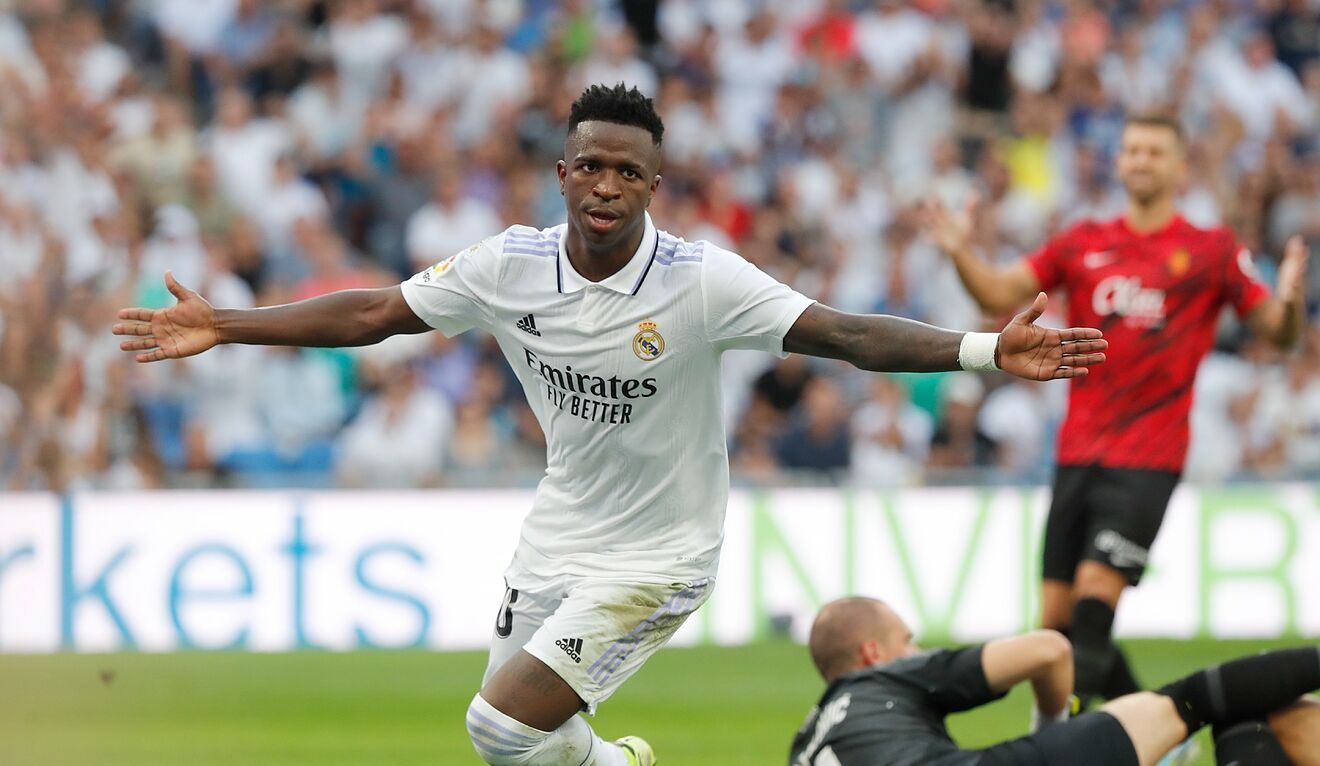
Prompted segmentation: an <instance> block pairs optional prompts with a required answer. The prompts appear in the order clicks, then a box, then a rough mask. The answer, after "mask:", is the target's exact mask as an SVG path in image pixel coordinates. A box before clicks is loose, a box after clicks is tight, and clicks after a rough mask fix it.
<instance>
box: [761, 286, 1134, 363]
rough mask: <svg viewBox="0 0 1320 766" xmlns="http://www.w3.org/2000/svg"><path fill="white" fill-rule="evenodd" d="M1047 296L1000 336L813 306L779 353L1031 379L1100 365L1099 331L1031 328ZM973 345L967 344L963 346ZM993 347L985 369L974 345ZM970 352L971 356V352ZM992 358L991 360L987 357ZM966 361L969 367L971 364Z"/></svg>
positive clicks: (1101, 342)
mask: <svg viewBox="0 0 1320 766" xmlns="http://www.w3.org/2000/svg"><path fill="white" fill-rule="evenodd" d="M1045 304H1046V298H1045V294H1044V293H1039V294H1038V295H1037V296H1036V302H1035V303H1033V304H1032V305H1031V308H1029V309H1027V310H1026V311H1024V312H1022V313H1021V314H1018V315H1017V316H1016V317H1014V318H1013V321H1011V322H1009V323H1008V326H1007V327H1005V328H1004V331H1003V332H1001V333H999V334H998V336H997V342H996V336H995V335H993V334H990V335H988V336H987V335H986V334H983V333H977V334H976V335H975V336H973V337H972V338H968V337H967V336H968V333H963V332H955V331H953V330H944V329H941V328H939V327H932V326H930V325H928V324H922V323H921V322H914V321H912V320H910V319H901V318H899V317H892V316H885V315H881V314H846V313H844V312H842V311H836V310H834V309H832V308H829V307H828V306H822V305H821V304H819V303H817V304H815V305H813V306H811V307H810V308H808V309H807V310H806V311H804V312H803V313H802V316H801V317H799V318H798V320H797V322H796V323H794V325H793V327H792V328H791V329H789V331H788V334H787V335H785V336H784V350H785V351H789V352H792V353H797V354H807V355H809V356H820V357H826V358H829V359H842V360H844V361H846V362H849V363H851V364H853V365H854V366H856V367H859V368H861V369H863V370H871V371H874V372H940V371H945V370H958V369H964V368H966V369H983V368H984V369H990V368H991V366H990V364H989V360H990V359H991V358H993V367H997V368H998V369H1002V370H1003V371H1005V372H1008V373H1012V374H1013V375H1017V376H1018V377H1020V378H1026V379H1028V380H1055V379H1059V378H1076V377H1080V376H1082V375H1085V374H1087V371H1088V368H1090V367H1091V366H1092V365H1096V364H1100V363H1102V362H1104V361H1105V355H1104V350H1105V349H1106V348H1108V346H1109V344H1108V341H1106V340H1104V338H1103V336H1102V334H1101V332H1100V331H1099V330H1095V329H1091V328H1086V327H1074V328H1071V329H1067V330H1055V329H1051V328H1046V327H1039V326H1037V325H1036V320H1037V319H1038V318H1039V317H1040V315H1041V313H1042V312H1044V311H1045ZM965 339H966V340H969V341H972V342H971V343H968V344H964V340H965ZM983 343H990V344H992V347H991V349H990V350H987V351H986V353H985V357H986V362H985V364H984V365H982V364H978V363H976V360H975V359H969V356H970V357H978V356H980V355H979V354H977V353H975V351H976V349H975V348H974V347H975V346H978V345H980V344H983ZM969 347H973V348H971V351H972V353H971V354H969V353H968V352H969ZM991 353H992V354H993V356H992V357H991ZM969 362H971V363H970V364H969Z"/></svg>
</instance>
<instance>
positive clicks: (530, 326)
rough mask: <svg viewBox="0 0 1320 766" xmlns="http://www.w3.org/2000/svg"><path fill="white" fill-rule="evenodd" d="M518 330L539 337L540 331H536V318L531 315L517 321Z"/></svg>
mask: <svg viewBox="0 0 1320 766" xmlns="http://www.w3.org/2000/svg"><path fill="white" fill-rule="evenodd" d="M518 329H519V330H522V331H523V332H525V333H529V334H531V335H535V336H537V337H540V335H541V331H540V330H538V329H536V317H534V316H532V315H531V314H528V315H527V316H525V317H523V318H522V319H519V320H518Z"/></svg>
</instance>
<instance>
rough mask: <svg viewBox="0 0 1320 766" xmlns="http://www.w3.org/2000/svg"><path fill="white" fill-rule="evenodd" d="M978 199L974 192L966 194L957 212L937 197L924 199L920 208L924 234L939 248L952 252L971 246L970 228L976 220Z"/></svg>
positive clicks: (964, 249)
mask: <svg viewBox="0 0 1320 766" xmlns="http://www.w3.org/2000/svg"><path fill="white" fill-rule="evenodd" d="M978 201H979V199H978V197H977V195H976V194H975V193H972V194H970V195H968V197H967V204H966V205H964V206H963V209H962V210H960V211H957V212H954V211H952V210H949V209H948V208H947V207H945V206H944V203H943V202H941V201H940V199H939V198H938V197H935V196H932V197H930V198H929V199H927V200H926V202H925V204H923V205H922V209H921V221H922V224H923V225H924V226H925V228H926V234H927V236H929V237H930V238H931V239H932V240H934V242H935V244H936V245H938V246H939V248H940V250H943V251H944V252H945V253H948V254H953V253H959V252H963V251H966V250H967V249H969V248H970V247H971V246H972V229H973V225H974V222H975V220H976V206H977V203H978Z"/></svg>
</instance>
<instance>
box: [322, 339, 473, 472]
mask: <svg viewBox="0 0 1320 766" xmlns="http://www.w3.org/2000/svg"><path fill="white" fill-rule="evenodd" d="M453 433H454V415H453V408H452V407H451V406H450V404H449V401H448V400H447V399H445V397H444V395H443V394H441V393H440V392H438V391H435V390H433V389H429V388H426V387H425V386H423V385H421V384H420V383H419V382H418V380H417V374H416V373H415V372H414V371H413V369H412V368H411V367H410V366H407V365H399V366H397V367H394V368H392V369H389V370H387V371H385V373H384V374H383V375H382V382H381V388H380V391H379V392H378V393H376V394H375V395H373V396H372V397H371V398H370V399H368V400H367V402H366V404H364V405H363V406H362V411H361V412H360V413H359V414H358V416H357V418H356V419H355V420H354V421H353V422H352V423H351V424H349V426H348V428H347V429H345V430H344V432H343V435H342V436H341V437H340V440H339V445H338V455H337V459H336V462H337V465H338V473H339V480H340V482H341V483H342V484H344V485H345V486H351V487H377V488H383V487H388V488H399V487H428V486H435V485H436V484H438V483H439V481H440V478H441V471H442V470H443V468H444V461H445V455H446V454H447V453H448V451H449V445H450V440H451V438H452V436H453Z"/></svg>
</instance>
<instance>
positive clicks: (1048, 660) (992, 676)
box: [981, 630, 1073, 723]
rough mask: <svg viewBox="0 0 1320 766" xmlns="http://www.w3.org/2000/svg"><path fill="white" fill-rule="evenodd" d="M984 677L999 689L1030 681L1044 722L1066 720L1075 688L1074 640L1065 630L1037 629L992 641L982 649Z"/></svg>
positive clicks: (992, 686)
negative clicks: (1071, 639) (1072, 640)
mask: <svg viewBox="0 0 1320 766" xmlns="http://www.w3.org/2000/svg"><path fill="white" fill-rule="evenodd" d="M981 667H982V669H983V670H984V671H985V680H986V682H987V683H988V684H989V685H990V688H991V689H992V690H993V691H994V692H996V693H1000V692H1006V691H1008V690H1009V689H1012V688H1013V687H1014V686H1017V685H1018V684H1019V683H1021V682H1023V681H1030V682H1031V690H1032V692H1033V693H1035V695H1036V711H1037V714H1038V715H1039V720H1040V721H1041V722H1042V723H1048V722H1053V721H1058V720H1066V718H1067V716H1068V713H1069V704H1070V703H1069V700H1070V698H1071V697H1072V691H1073V658H1072V644H1070V643H1068V639H1067V638H1064V636H1063V634H1062V633H1059V632H1058V631H1053V630H1036V631H1032V632H1030V633H1025V634H1023V635H1021V636H1014V637H1013V638H1002V639H999V640H997V641H991V642H989V643H987V644H986V645H985V648H984V649H983V650H982V651H981Z"/></svg>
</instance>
